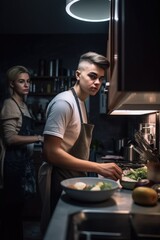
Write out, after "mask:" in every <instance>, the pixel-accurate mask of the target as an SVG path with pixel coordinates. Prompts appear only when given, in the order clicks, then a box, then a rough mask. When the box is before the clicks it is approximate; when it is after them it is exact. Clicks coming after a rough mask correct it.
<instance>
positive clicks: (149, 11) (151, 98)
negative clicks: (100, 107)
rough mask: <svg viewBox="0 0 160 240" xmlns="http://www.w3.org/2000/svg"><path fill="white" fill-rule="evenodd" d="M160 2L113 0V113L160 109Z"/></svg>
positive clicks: (110, 47) (110, 49) (110, 75)
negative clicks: (121, 110)
mask: <svg viewBox="0 0 160 240" xmlns="http://www.w3.org/2000/svg"><path fill="white" fill-rule="evenodd" d="M158 3H159V2H158V1H157V0H153V1H152V2H151V1H149V0H141V1H138V0H130V1H127V0H112V1H111V20H110V23H109V24H110V26H109V28H110V29H109V41H108V57H109V59H110V64H111V65H110V70H109V73H108V79H109V82H110V86H109V99H108V108H109V111H112V110H114V109H126V110H129V109H135V110H136V109H137V110H141V109H144V110H145V109H153V110H156V109H160V104H159V103H160V84H159V56H160V44H159V42H160V26H159V23H160V15H159V12H158V9H159V7H158Z"/></svg>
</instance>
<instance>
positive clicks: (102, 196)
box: [61, 177, 119, 202]
mask: <svg viewBox="0 0 160 240" xmlns="http://www.w3.org/2000/svg"><path fill="white" fill-rule="evenodd" d="M76 182H84V183H86V184H87V185H95V184H96V183H97V182H105V183H110V184H111V185H112V188H111V189H107V190H99V191H89V190H77V189H72V188H70V187H68V186H69V185H73V184H75V183H76ZM61 186H62V188H63V190H64V191H65V192H66V194H67V195H68V196H69V197H70V198H72V199H74V200H78V201H83V202H101V201H105V200H107V199H109V198H110V197H111V196H112V195H113V193H114V192H115V191H116V190H117V189H118V188H119V185H118V183H117V182H116V181H114V180H111V179H107V178H103V179H99V178H96V177H95V178H94V177H80V178H70V179H66V180H63V181H62V182H61Z"/></svg>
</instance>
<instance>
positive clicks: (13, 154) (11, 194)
mask: <svg viewBox="0 0 160 240" xmlns="http://www.w3.org/2000/svg"><path fill="white" fill-rule="evenodd" d="M12 100H13V101H14V102H15V103H16V105H17V106H18V104H17V102H16V101H15V100H14V99H13V98H12ZM18 108H19V110H20V112H21V114H22V126H21V128H20V131H19V133H18V135H25V136H26V135H27V136H28V135H33V130H32V129H33V123H34V120H33V119H32V118H30V117H28V116H25V115H24V114H23V112H22V111H21V109H20V107H19V106H18ZM31 148H33V145H32V144H25V145H19V146H7V148H6V152H5V158H4V195H5V200H6V201H8V202H10V200H11V198H12V202H15V203H17V202H23V200H24V198H25V195H24V192H25V189H24V187H25V186H24V185H25V182H24V181H25V177H26V168H27V169H28V168H30V170H31V171H32V172H33V174H34V167H33V160H32V153H33V149H32V150H31ZM29 149H30V150H29Z"/></svg>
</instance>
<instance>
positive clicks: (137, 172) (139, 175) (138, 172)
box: [124, 167, 147, 181]
mask: <svg viewBox="0 0 160 240" xmlns="http://www.w3.org/2000/svg"><path fill="white" fill-rule="evenodd" d="M124 176H125V177H129V178H131V179H133V180H136V181H138V180H140V179H146V178H147V167H142V168H137V169H132V168H131V169H130V171H128V172H127V173H125V174H124Z"/></svg>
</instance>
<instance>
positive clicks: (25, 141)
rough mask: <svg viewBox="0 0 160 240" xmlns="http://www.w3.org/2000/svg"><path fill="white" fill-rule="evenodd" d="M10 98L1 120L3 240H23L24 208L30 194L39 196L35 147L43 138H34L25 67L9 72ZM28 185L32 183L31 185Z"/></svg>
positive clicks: (14, 68) (3, 109)
mask: <svg viewBox="0 0 160 240" xmlns="http://www.w3.org/2000/svg"><path fill="white" fill-rule="evenodd" d="M7 81H8V84H9V90H10V95H11V96H10V98H8V99H6V100H5V101H4V103H3V106H2V110H1V114H0V120H1V128H2V129H1V133H2V134H1V155H2V156H3V159H1V175H2V176H1V185H3V217H2V230H1V232H2V231H3V233H2V235H3V239H5V240H6V239H15V240H22V239H23V221H22V220H23V218H22V212H23V205H24V200H25V197H26V194H29V193H34V192H35V179H34V169H33V160H32V153H33V145H34V143H35V142H42V141H43V137H42V136H37V135H34V132H33V119H32V116H31V114H30V113H29V111H28V108H27V105H26V103H25V97H26V96H27V95H28V93H29V85H30V73H29V71H28V69H26V68H25V67H23V66H14V67H12V68H10V69H9V70H8V71H7ZM28 183H31V184H30V185H29V184H28Z"/></svg>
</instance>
